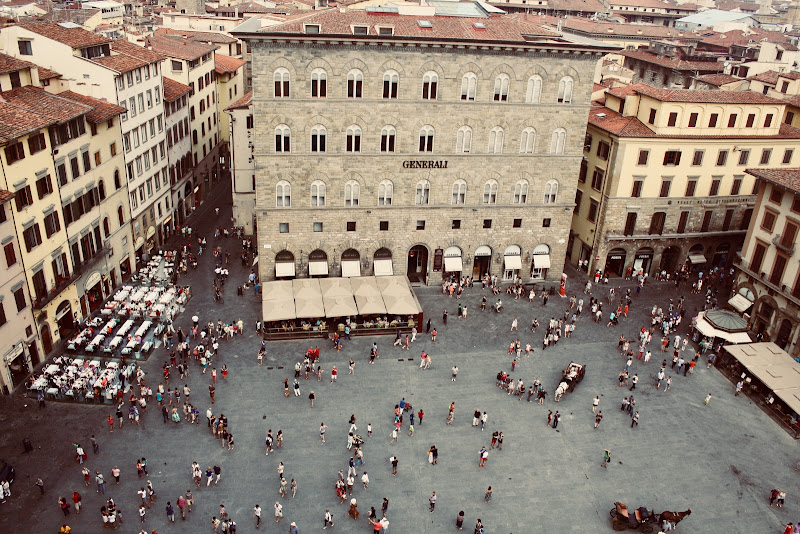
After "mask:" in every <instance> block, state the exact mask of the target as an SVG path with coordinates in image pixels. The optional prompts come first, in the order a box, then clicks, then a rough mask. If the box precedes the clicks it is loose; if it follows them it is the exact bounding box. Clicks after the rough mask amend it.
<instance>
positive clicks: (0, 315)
mask: <svg viewBox="0 0 800 534" xmlns="http://www.w3.org/2000/svg"><path fill="white" fill-rule="evenodd" d="M20 42H21V41H20ZM6 322H7V320H6V310H5V308H4V307H3V301H0V326H3V325H4V324H6Z"/></svg>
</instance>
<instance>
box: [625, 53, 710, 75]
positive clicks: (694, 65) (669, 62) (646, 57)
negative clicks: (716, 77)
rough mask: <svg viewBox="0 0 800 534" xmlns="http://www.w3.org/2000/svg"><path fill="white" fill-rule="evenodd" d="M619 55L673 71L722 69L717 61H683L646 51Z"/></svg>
mask: <svg viewBox="0 0 800 534" xmlns="http://www.w3.org/2000/svg"><path fill="white" fill-rule="evenodd" d="M619 54H620V55H622V56H625V57H628V58H631V59H635V60H639V61H644V62H646V63H653V64H654V65H660V66H662V67H668V68H671V69H675V70H694V71H700V72H718V71H720V70H722V69H723V65H722V63H719V62H717V61H687V60H684V59H679V58H674V57H667V56H660V57H659V56H657V55H656V54H654V53H652V52H649V51H647V50H622V51H620V52H619Z"/></svg>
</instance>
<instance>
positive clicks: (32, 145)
mask: <svg viewBox="0 0 800 534" xmlns="http://www.w3.org/2000/svg"><path fill="white" fill-rule="evenodd" d="M45 148H47V143H46V142H45V140H44V134H43V133H38V134H35V135H31V136H30V137H29V138H28V152H30V153H31V155H33V154H36V153H37V152H39V151H41V150H44V149H45Z"/></svg>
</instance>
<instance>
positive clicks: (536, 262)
mask: <svg viewBox="0 0 800 534" xmlns="http://www.w3.org/2000/svg"><path fill="white" fill-rule="evenodd" d="M533 266H534V267H535V268H536V269H549V268H550V254H534V255H533Z"/></svg>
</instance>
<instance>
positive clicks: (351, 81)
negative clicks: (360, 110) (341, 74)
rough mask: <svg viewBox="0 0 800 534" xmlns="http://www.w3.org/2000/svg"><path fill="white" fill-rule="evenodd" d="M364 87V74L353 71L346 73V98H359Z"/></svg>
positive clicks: (356, 70)
mask: <svg viewBox="0 0 800 534" xmlns="http://www.w3.org/2000/svg"><path fill="white" fill-rule="evenodd" d="M363 87H364V73H363V72H361V71H360V70H358V69H353V70H351V71H350V72H348V73H347V98H361V96H362V94H363V93H362V89H363Z"/></svg>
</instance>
